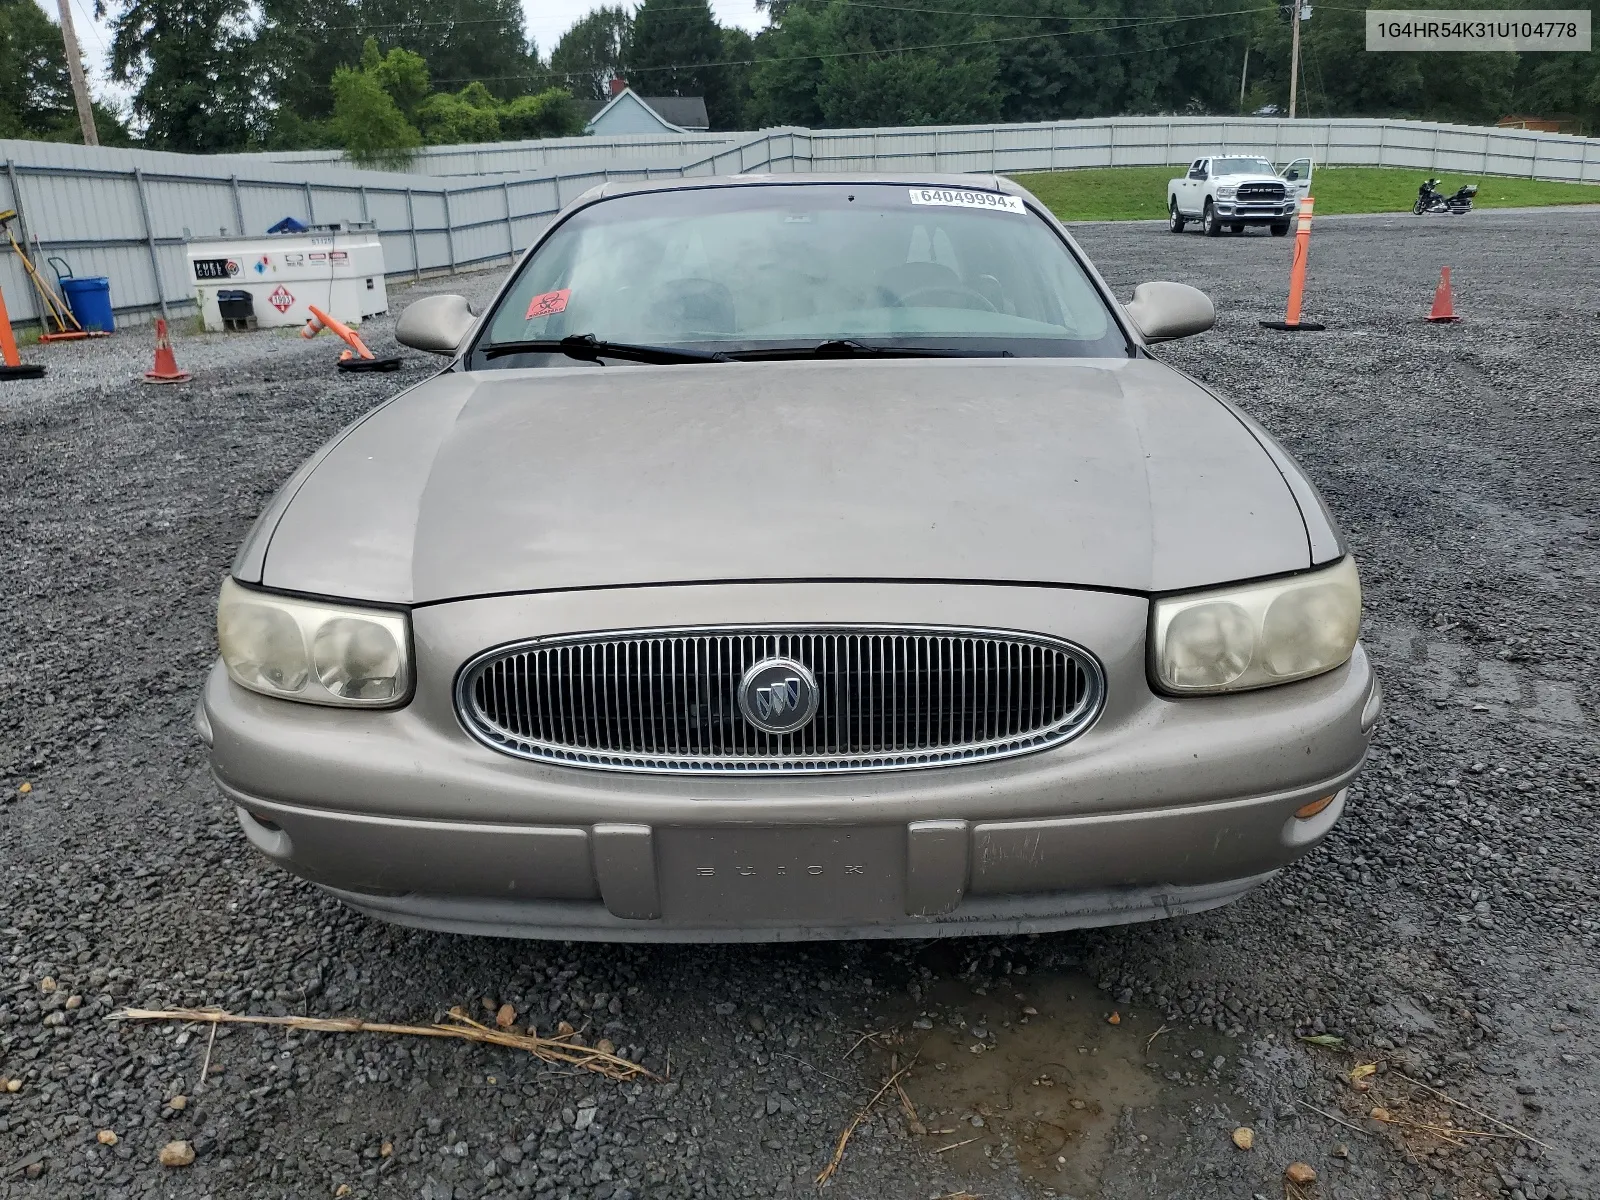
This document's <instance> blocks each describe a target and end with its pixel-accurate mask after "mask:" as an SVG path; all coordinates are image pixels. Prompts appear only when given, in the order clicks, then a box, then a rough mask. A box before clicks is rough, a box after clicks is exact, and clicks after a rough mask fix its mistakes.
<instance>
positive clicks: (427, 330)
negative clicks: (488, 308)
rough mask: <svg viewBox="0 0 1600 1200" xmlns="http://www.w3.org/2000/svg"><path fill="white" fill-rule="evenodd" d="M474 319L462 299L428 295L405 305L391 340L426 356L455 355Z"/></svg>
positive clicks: (469, 330) (470, 329) (470, 310)
mask: <svg viewBox="0 0 1600 1200" xmlns="http://www.w3.org/2000/svg"><path fill="white" fill-rule="evenodd" d="M477 319H478V318H477V317H475V316H473V315H472V309H471V308H469V307H468V306H467V302H466V300H465V299H464V298H463V297H461V296H428V297H425V298H424V299H422V300H418V301H416V302H415V303H413V304H408V305H407V306H406V310H405V312H403V313H401V314H400V320H399V323H398V324H396V325H395V328H394V340H395V341H397V342H399V343H400V344H401V345H402V346H410V347H411V348H412V349H413V350H426V351H427V352H428V353H429V354H454V353H455V352H456V351H457V350H458V349H460V348H461V343H462V341H463V339H465V338H466V336H467V334H469V333H470V332H472V326H473V325H474V324H475V323H476V322H477Z"/></svg>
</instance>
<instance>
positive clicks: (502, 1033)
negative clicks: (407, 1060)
mask: <svg viewBox="0 0 1600 1200" xmlns="http://www.w3.org/2000/svg"><path fill="white" fill-rule="evenodd" d="M109 1019H110V1020H113V1021H195V1022H210V1023H211V1024H212V1025H213V1026H216V1025H277V1026H282V1027H287V1028H290V1029H305V1030H312V1031H315V1032H318V1033H396V1034H406V1035H410V1036H412V1037H436V1038H459V1039H460V1040H461V1041H464V1042H480V1043H483V1044H486V1045H491V1046H507V1047H509V1048H511V1049H513V1050H526V1051H527V1052H528V1053H529V1054H532V1055H533V1056H534V1057H535V1058H538V1059H541V1060H543V1061H544V1062H548V1063H561V1064H563V1065H566V1066H573V1067H582V1068H584V1069H585V1070H589V1071H593V1072H595V1073H596V1074H599V1075H604V1076H605V1077H606V1078H607V1079H619V1080H628V1079H641V1078H643V1079H656V1078H658V1076H656V1075H655V1074H654V1073H653V1072H651V1071H648V1070H646V1069H645V1068H644V1067H642V1066H640V1065H639V1064H638V1063H635V1062H629V1061H628V1060H627V1059H625V1058H619V1057H618V1056H617V1055H615V1054H608V1053H606V1052H604V1051H601V1050H594V1049H591V1048H590V1047H588V1046H578V1045H575V1044H573V1043H572V1042H571V1041H569V1040H567V1039H568V1038H569V1037H570V1036H572V1035H570V1034H569V1035H564V1036H561V1037H554V1038H545V1037H540V1036H539V1035H538V1034H535V1033H531V1032H530V1033H514V1032H512V1031H511V1030H509V1029H491V1028H490V1027H489V1026H487V1025H482V1024H480V1023H479V1022H477V1021H474V1020H473V1019H472V1018H471V1017H469V1016H467V1014H466V1013H465V1012H464V1011H463V1010H462V1009H460V1008H452V1009H451V1010H450V1020H451V1022H453V1024H445V1023H442V1022H441V1023H435V1024H433V1025H391V1024H388V1023H386V1022H381V1021H363V1020H360V1019H359V1018H356V1017H294V1016H289V1017H265V1016H253V1015H251V1014H249V1013H230V1012H225V1011H224V1010H222V1009H220V1008H124V1009H119V1010H118V1011H116V1012H114V1013H112V1014H111V1016H110V1018H109Z"/></svg>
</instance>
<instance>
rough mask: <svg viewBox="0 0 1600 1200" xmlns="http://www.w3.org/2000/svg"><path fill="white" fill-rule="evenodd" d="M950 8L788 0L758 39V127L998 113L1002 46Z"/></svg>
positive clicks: (946, 119)
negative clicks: (778, 17)
mask: <svg viewBox="0 0 1600 1200" xmlns="http://www.w3.org/2000/svg"><path fill="white" fill-rule="evenodd" d="M992 36H993V31H992V30H990V28H989V26H988V25H987V24H986V23H985V22H984V20H983V19H981V18H978V17H974V16H967V15H965V14H961V13H953V12H951V11H950V10H949V9H944V8H940V9H935V8H931V7H930V8H922V7H910V6H907V7H904V8H896V7H889V6H881V7H878V6H875V7H866V6H857V5H853V4H850V3H848V2H838V0H827V3H826V4H825V5H821V6H812V5H807V6H804V7H802V6H801V5H799V4H791V5H790V6H789V7H788V8H786V9H785V10H784V11H783V17H782V20H781V21H780V22H779V23H778V24H777V25H775V26H774V28H773V29H772V30H770V31H768V32H767V33H764V34H762V36H761V37H759V38H758V39H757V40H756V47H757V50H758V53H759V55H760V57H762V58H763V59H766V60H767V61H762V62H758V63H757V65H756V67H755V70H754V72H753V75H752V79H751V86H752V90H753V92H754V96H753V98H752V105H751V110H750V111H751V115H752V116H754V117H755V118H756V123H759V124H778V125H791V124H792V125H823V126H841V125H843V126H854V125H875V124H907V125H927V124H949V123H957V122H963V121H992V120H996V119H998V118H999V116H1000V110H1001V98H1002V87H1001V84H1000V80H999V77H998V71H999V62H1000V57H999V52H998V50H997V49H996V46H995V45H994V44H993V43H992V42H990V41H988V40H986V39H988V38H990V37H992Z"/></svg>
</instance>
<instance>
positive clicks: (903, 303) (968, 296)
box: [900, 283, 1000, 313]
mask: <svg viewBox="0 0 1600 1200" xmlns="http://www.w3.org/2000/svg"><path fill="white" fill-rule="evenodd" d="M929 295H945V296H955V297H958V298H961V299H965V300H976V301H977V303H976V304H957V305H949V304H942V305H934V306H933V307H936V308H952V307H953V308H978V309H982V310H984V311H986V312H992V313H997V312H999V311H1000V310H999V309H998V308H996V307H995V306H994V305H993V304H992V303H990V301H989V298H988V297H987V296H985V295H984V294H983V293H982V292H980V291H978V290H977V289H975V288H969V287H968V286H967V285H966V284H964V283H929V284H924V285H923V286H922V287H919V288H912V289H911V290H910V291H909V292H906V293H905V294H904V295H902V296H901V297H900V307H901V308H915V307H917V306H916V305H914V304H912V301H913V300H914V299H916V298H917V297H918V296H929Z"/></svg>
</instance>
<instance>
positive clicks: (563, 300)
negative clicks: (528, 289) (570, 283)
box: [523, 288, 572, 321]
mask: <svg viewBox="0 0 1600 1200" xmlns="http://www.w3.org/2000/svg"><path fill="white" fill-rule="evenodd" d="M570 295H572V289H571V288H562V289H561V290H560V291H559V292H541V293H540V294H539V295H537V296H535V297H534V298H533V299H532V300H530V301H528V315H527V316H526V317H524V318H523V320H525V321H531V320H533V319H534V318H535V317H553V316H554V315H555V314H556V313H558V312H566V311H567V297H568V296H570Z"/></svg>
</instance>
